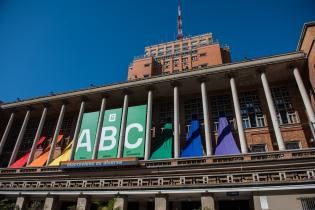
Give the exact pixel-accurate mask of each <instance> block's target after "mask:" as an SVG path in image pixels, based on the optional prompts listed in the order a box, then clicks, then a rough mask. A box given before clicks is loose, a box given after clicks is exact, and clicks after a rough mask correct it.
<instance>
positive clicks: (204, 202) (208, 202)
mask: <svg viewBox="0 0 315 210" xmlns="http://www.w3.org/2000/svg"><path fill="white" fill-rule="evenodd" d="M201 209H205V210H208V209H209V210H215V202H214V198H213V194H211V193H203V194H201Z"/></svg>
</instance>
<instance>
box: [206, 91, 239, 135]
mask: <svg viewBox="0 0 315 210" xmlns="http://www.w3.org/2000/svg"><path fill="white" fill-rule="evenodd" d="M231 101H232V100H231V97H230V96H229V95H221V96H212V97H211V99H210V102H211V113H212V121H213V124H214V125H213V128H214V130H215V131H217V130H218V121H219V117H221V116H225V117H226V118H227V120H228V121H229V122H230V124H231V125H232V126H231V127H232V128H235V126H234V119H233V109H232V103H231Z"/></svg>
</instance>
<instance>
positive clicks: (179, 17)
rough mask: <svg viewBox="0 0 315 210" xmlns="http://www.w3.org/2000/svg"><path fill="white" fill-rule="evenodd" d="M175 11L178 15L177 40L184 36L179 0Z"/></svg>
mask: <svg viewBox="0 0 315 210" xmlns="http://www.w3.org/2000/svg"><path fill="white" fill-rule="evenodd" d="M177 12H178V17H177V37H176V39H177V40H181V39H183V38H184V35H183V28H182V25H183V22H182V10H181V5H180V1H178V7H177Z"/></svg>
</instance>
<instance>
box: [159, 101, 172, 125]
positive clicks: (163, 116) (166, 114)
mask: <svg viewBox="0 0 315 210" xmlns="http://www.w3.org/2000/svg"><path fill="white" fill-rule="evenodd" d="M173 110H174V107H173V103H163V104H161V105H160V123H161V127H163V125H164V124H165V123H167V122H173Z"/></svg>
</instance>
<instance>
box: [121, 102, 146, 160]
mask: <svg viewBox="0 0 315 210" xmlns="http://www.w3.org/2000/svg"><path fill="white" fill-rule="evenodd" d="M146 114H147V105H140V106H132V107H129V108H128V116H127V123H126V130H125V143H124V155H123V156H124V157H143V156H144V142H145V128H146V117H147V115H146Z"/></svg>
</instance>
